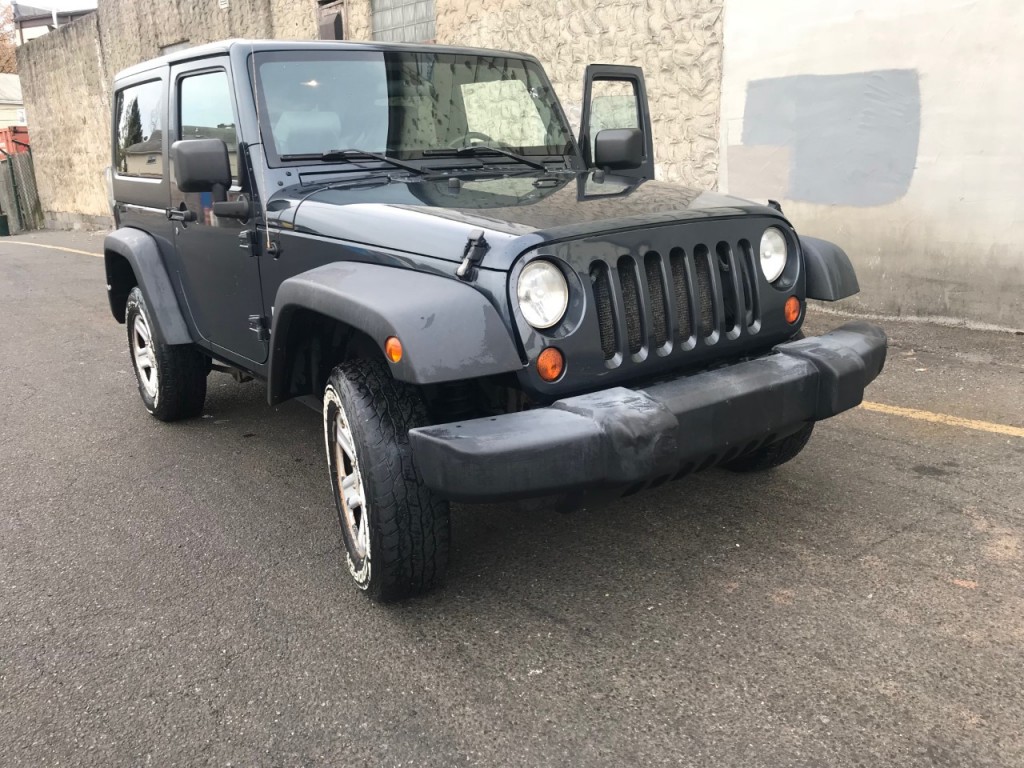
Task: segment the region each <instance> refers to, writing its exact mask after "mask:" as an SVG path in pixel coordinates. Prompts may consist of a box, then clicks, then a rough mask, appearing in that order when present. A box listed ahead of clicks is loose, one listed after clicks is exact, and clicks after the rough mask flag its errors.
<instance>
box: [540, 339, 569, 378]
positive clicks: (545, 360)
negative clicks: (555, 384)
mask: <svg viewBox="0 0 1024 768" xmlns="http://www.w3.org/2000/svg"><path fill="white" fill-rule="evenodd" d="M564 370H565V358H564V357H562V353H561V352H559V351H558V350H557V349H555V348H554V347H547V348H546V349H545V350H544V351H543V352H541V353H540V355H538V356H537V373H538V374H540V377H541V378H542V379H544V381H554V380H555V379H557V378H558V377H559V376H561V375H562V371H564Z"/></svg>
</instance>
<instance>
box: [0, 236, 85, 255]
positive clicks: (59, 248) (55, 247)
mask: <svg viewBox="0 0 1024 768" xmlns="http://www.w3.org/2000/svg"><path fill="white" fill-rule="evenodd" d="M0 245H28V246H31V247H33V248H49V249H50V250H51V251H66V252H67V253H80V254H82V255H83V256H95V257H96V258H98V259H102V258H103V254H102V253H95V252H93V251H82V250H79V249H78V248H65V247H64V246H63V245H47V244H46V243H33V242H32V241H31V240H3V241H0Z"/></svg>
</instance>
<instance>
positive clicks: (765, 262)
mask: <svg viewBox="0 0 1024 768" xmlns="http://www.w3.org/2000/svg"><path fill="white" fill-rule="evenodd" d="M788 255H789V254H788V253H787V252H786V238H785V237H784V236H783V234H782V232H780V231H779V230H778V229H776V228H775V227H769V228H768V229H766V230H765V231H764V234H763V235H761V271H762V272H764V279H765V280H767V281H768V282H769V283H774V282H775V281H776V280H778V279H779V275H781V274H782V270H784V269H785V268H786V258H787V257H788Z"/></svg>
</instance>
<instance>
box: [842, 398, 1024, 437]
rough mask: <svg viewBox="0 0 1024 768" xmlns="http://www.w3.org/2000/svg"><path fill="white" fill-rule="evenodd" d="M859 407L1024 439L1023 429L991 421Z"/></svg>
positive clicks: (887, 407) (866, 405)
mask: <svg viewBox="0 0 1024 768" xmlns="http://www.w3.org/2000/svg"><path fill="white" fill-rule="evenodd" d="M860 405H861V407H862V408H863V409H864V410H866V411H875V412H876V413H887V414H889V415H890V416H903V417H904V418H907V419H918V420H919V421H930V422H932V423H933V424H945V425H946V426H947V427H961V428H963V429H977V430H978V431H980V432H991V433H992V434H994V435H1009V436H1010V437H1024V428H1021V427H1011V426H1010V425H1009V424H995V423H993V422H991V421H975V420H974V419H962V418H960V417H959V416H950V415H949V414H946V413H932V412H931V411H919V410H918V409H916V408H901V407H899V406H898V405H886V404H885V403H870V402H868V401H866V400H865V401H864V402H863V403H861V404H860Z"/></svg>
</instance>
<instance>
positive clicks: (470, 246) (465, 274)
mask: <svg viewBox="0 0 1024 768" xmlns="http://www.w3.org/2000/svg"><path fill="white" fill-rule="evenodd" d="M490 247H491V246H490V245H488V243H487V241H486V240H485V239H484V231H483V230H482V229H474V230H473V231H472V232H470V233H469V239H468V240H467V241H466V248H465V249H464V250H463V251H462V263H461V264H459V268H458V269H457V270H455V276H456V277H458V278H459V280H465V281H466V282H472V281H473V280H476V272H477V269H476V268H477V265H478V264H479V263H480V262H481V261H483V258H484V254H485V253H487V251H488V249H489V248H490Z"/></svg>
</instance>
